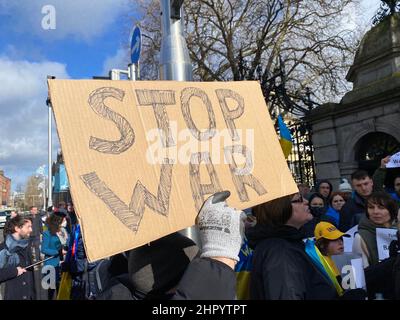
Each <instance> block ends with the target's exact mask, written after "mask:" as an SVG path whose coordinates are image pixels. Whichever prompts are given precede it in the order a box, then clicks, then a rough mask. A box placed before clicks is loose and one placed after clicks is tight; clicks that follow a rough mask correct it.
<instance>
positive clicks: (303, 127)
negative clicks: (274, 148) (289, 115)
mask: <svg viewBox="0 0 400 320" xmlns="http://www.w3.org/2000/svg"><path fill="white" fill-rule="evenodd" d="M288 127H289V129H290V131H291V133H292V137H293V148H292V153H291V154H290V155H289V157H288V165H289V168H290V171H291V172H292V174H293V177H294V179H295V181H296V182H297V183H306V184H308V185H309V186H313V185H315V166H314V148H313V144H312V140H311V137H312V131H311V125H310V124H308V123H307V122H306V121H304V120H300V119H299V120H298V121H295V122H292V123H289V125H288Z"/></svg>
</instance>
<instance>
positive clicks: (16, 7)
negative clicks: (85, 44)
mask: <svg viewBox="0 0 400 320" xmlns="http://www.w3.org/2000/svg"><path fill="white" fill-rule="evenodd" d="M127 3H128V0H101V1H100V0H29V1H27V0H12V1H3V2H0V12H3V13H5V14H7V15H8V16H9V15H12V16H14V17H15V19H13V22H12V25H11V26H9V27H10V28H12V29H13V30H14V31H19V32H26V33H36V34H40V35H42V36H44V37H48V38H49V39H51V38H52V37H53V38H55V39H60V38H64V37H66V36H69V35H72V36H75V37H77V38H80V39H84V40H90V39H91V38H93V37H96V36H99V35H101V34H102V33H103V32H105V31H106V30H107V28H108V27H109V26H110V25H111V24H112V23H113V22H114V20H115V19H116V18H117V17H118V16H120V15H121V14H123V12H124V11H127V10H128V9H127ZM46 5H50V6H53V7H54V9H55V18H56V24H55V26H56V28H55V30H45V29H43V28H42V20H43V19H45V20H46V21H47V18H46V15H47V12H45V13H42V8H43V7H44V6H46ZM0 14H1V13H0Z"/></svg>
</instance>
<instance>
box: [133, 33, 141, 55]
mask: <svg viewBox="0 0 400 320" xmlns="http://www.w3.org/2000/svg"><path fill="white" fill-rule="evenodd" d="M139 49H140V39H139V36H137V37H136V38H135V45H134V46H133V47H132V50H131V54H134V53H135V52H136V51H139Z"/></svg>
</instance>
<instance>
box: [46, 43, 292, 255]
mask: <svg viewBox="0 0 400 320" xmlns="http://www.w3.org/2000/svg"><path fill="white" fill-rule="evenodd" d="M135 39H136V38H135ZM133 47H135V46H133ZM135 48H136V47H135ZM49 94H50V98H51V101H52V106H53V111H54V115H55V119H56V123H57V131H58V135H59V138H60V143H61V146H62V151H63V157H64V161H65V167H66V169H67V174H68V181H69V182H70V190H71V195H72V198H73V201H74V205H75V207H76V210H77V212H79V218H80V222H81V226H82V230H83V234H84V241H85V248H86V249H87V250H86V253H87V256H88V258H89V261H95V260H98V259H101V258H104V257H108V256H110V255H113V254H116V253H118V252H122V251H127V250H129V249H132V248H135V247H138V246H141V245H143V244H145V243H148V242H151V241H154V240H156V239H159V238H161V237H163V236H165V235H167V234H170V233H172V232H175V231H178V230H182V229H184V228H187V227H190V226H193V224H194V220H195V217H196V215H197V214H198V212H199V210H200V208H201V205H202V204H203V202H204V200H205V199H207V197H208V196H210V195H213V194H215V193H216V192H218V191H222V190H230V191H231V192H232V194H231V197H230V198H229V204H230V205H231V206H232V207H235V208H238V209H244V208H249V207H253V206H255V205H257V204H260V203H264V202H267V201H270V200H273V199H276V198H279V197H282V196H285V195H289V194H293V193H295V192H296V190H297V186H296V184H295V182H294V180H293V177H292V175H291V173H290V171H289V169H288V166H287V163H286V161H285V158H284V156H283V153H282V150H281V147H280V145H279V141H278V138H277V136H276V132H275V130H274V127H273V125H272V121H271V119H270V117H269V114H268V108H267V106H266V105H265V100H264V97H263V95H262V91H261V87H260V85H259V83H257V82H255V81H237V82H209V83H208V82H181V81H105V80H101V81H100V80H49ZM71 123H73V124H74V125H73V126H71ZM78 154H79V156H77V155H78ZM110 240H111V241H110Z"/></svg>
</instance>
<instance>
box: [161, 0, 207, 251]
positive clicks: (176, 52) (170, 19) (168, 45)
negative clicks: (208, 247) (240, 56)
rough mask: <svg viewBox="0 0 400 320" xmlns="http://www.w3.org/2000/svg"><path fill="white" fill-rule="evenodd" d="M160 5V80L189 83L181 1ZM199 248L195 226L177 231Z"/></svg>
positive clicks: (189, 70) (189, 71) (162, 1)
mask: <svg viewBox="0 0 400 320" xmlns="http://www.w3.org/2000/svg"><path fill="white" fill-rule="evenodd" d="M160 4H161V19H162V21H161V31H162V39H161V51H160V69H159V71H160V79H161V80H177V81H191V80H193V74H192V69H193V67H192V63H191V62H190V57H189V50H188V49H187V46H186V41H185V38H184V37H183V7H182V4H183V0H160ZM179 232H180V233H181V234H182V235H184V236H186V237H188V238H190V239H192V240H193V241H194V242H195V243H196V244H197V246H198V247H199V248H200V247H201V242H200V237H199V232H198V230H197V228H196V226H192V227H189V228H186V229H183V230H181V231H179Z"/></svg>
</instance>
